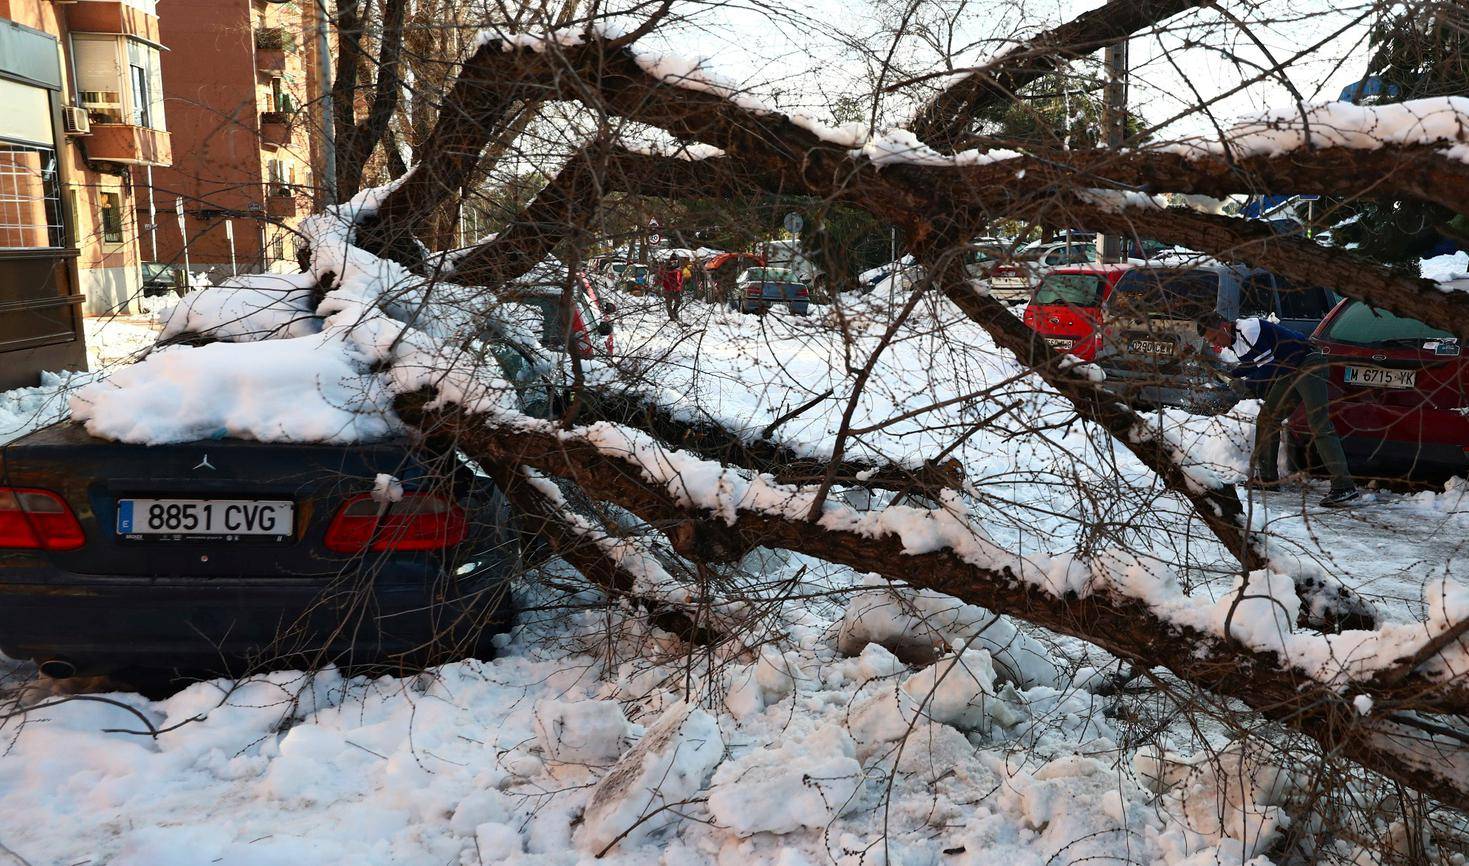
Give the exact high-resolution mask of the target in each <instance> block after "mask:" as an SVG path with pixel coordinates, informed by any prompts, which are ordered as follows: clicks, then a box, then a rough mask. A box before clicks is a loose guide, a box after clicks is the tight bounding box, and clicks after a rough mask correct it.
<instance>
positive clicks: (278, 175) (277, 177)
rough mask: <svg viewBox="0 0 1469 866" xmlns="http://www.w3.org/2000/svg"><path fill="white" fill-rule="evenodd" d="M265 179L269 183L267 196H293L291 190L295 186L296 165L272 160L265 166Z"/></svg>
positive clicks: (293, 192)
mask: <svg viewBox="0 0 1469 866" xmlns="http://www.w3.org/2000/svg"><path fill="white" fill-rule="evenodd" d="M265 169H266V177H267V179H268V181H269V183H268V187H269V189H268V190H267V191H266V194H267V195H294V194H295V191H294V190H293V189H292V187H293V186H295V184H296V164H295V163H293V162H286V161H285V160H280V159H272V160H270V161H269V162H267V163H266V164H265Z"/></svg>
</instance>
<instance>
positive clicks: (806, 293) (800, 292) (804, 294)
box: [796, 289, 811, 298]
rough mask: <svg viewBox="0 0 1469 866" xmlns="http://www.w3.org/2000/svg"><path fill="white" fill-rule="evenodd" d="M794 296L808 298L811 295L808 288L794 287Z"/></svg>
mask: <svg viewBox="0 0 1469 866" xmlns="http://www.w3.org/2000/svg"><path fill="white" fill-rule="evenodd" d="M796 297H798V298H809V297H811V292H810V291H809V290H808V289H796Z"/></svg>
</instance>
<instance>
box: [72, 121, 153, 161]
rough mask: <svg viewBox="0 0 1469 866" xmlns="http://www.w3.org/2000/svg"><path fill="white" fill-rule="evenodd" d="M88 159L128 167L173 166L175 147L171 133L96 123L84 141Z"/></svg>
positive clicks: (123, 124)
mask: <svg viewBox="0 0 1469 866" xmlns="http://www.w3.org/2000/svg"><path fill="white" fill-rule="evenodd" d="M82 140H83V141H85V142H86V143H87V145H86V146H87V156H88V157H89V158H91V159H96V160H101V161H104V162H119V163H125V164H128V165H172V164H173V144H172V142H171V141H170V140H169V137H168V133H166V132H163V131H161V130H157V129H149V128H148V127H146V126H134V125H132V124H130V123H96V122H93V123H92V132H91V134H90V135H87V136H85V137H84V138H83V139H82Z"/></svg>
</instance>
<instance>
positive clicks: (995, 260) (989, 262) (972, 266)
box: [964, 238, 1010, 279]
mask: <svg viewBox="0 0 1469 866" xmlns="http://www.w3.org/2000/svg"><path fill="white" fill-rule="evenodd" d="M1009 254H1010V248H1009V247H1007V246H1005V245H1004V244H1003V243H997V242H987V241H986V240H985V239H983V238H981V239H979V240H976V241H974V242H973V243H972V244H971V245H970V248H969V260H968V261H967V262H966V263H965V265H964V269H965V270H966V271H968V272H969V276H970V277H972V278H974V279H985V278H987V277H988V276H989V274H990V271H992V270H994V268H995V267H996V266H997V265H999V264H1000V263H1001V262H1003V261H1005V259H1006V257H1007V256H1009Z"/></svg>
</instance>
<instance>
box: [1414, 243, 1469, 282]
mask: <svg viewBox="0 0 1469 866" xmlns="http://www.w3.org/2000/svg"><path fill="white" fill-rule="evenodd" d="M1418 272H1419V273H1420V274H1422V275H1423V279H1425V280H1433V281H1434V282H1436V283H1438V287H1439V289H1441V290H1442V291H1445V292H1469V253H1466V252H1464V251H1463V250H1460V251H1458V252H1454V253H1448V254H1446V255H1442V256H1434V257H1433V258H1429V259H1420V260H1419V261H1418Z"/></svg>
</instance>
